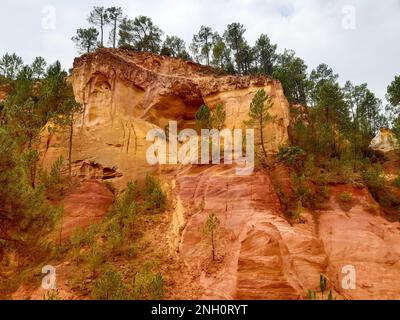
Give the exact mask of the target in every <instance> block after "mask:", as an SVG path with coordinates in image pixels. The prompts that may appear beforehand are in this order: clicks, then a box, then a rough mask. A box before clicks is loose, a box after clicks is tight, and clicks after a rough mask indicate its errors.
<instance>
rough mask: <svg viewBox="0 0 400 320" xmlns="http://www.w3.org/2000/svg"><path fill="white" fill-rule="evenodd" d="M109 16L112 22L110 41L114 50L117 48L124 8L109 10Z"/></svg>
mask: <svg viewBox="0 0 400 320" xmlns="http://www.w3.org/2000/svg"><path fill="white" fill-rule="evenodd" d="M107 16H108V18H109V20H110V22H109V23H110V24H111V26H112V29H111V32H110V40H111V43H112V46H113V48H114V49H115V48H116V45H117V34H118V23H119V22H120V21H121V17H122V8H121V7H118V8H117V7H111V8H108V9H107Z"/></svg>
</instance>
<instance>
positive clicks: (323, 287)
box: [307, 274, 336, 301]
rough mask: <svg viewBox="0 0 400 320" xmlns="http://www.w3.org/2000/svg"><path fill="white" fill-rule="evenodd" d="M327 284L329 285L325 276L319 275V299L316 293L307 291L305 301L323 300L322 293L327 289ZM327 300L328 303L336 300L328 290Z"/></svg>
mask: <svg viewBox="0 0 400 320" xmlns="http://www.w3.org/2000/svg"><path fill="white" fill-rule="evenodd" d="M328 284H329V280H328V278H327V277H326V276H325V275H323V274H321V275H320V278H319V287H320V293H321V297H319V295H318V294H317V292H315V291H313V290H308V291H307V299H308V300H324V293H325V292H326V290H327V289H328ZM327 300H328V301H331V300H336V298H334V297H333V292H332V290H329V292H328V296H327Z"/></svg>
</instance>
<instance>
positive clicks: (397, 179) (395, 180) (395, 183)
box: [393, 175, 400, 188]
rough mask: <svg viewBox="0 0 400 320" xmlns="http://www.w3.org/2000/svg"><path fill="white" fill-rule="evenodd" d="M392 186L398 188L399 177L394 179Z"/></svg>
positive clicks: (399, 184) (399, 186) (399, 185)
mask: <svg viewBox="0 0 400 320" xmlns="http://www.w3.org/2000/svg"><path fill="white" fill-rule="evenodd" d="M393 184H394V186H395V187H397V188H400V175H398V176H397V177H396V178H395V179H394V181H393Z"/></svg>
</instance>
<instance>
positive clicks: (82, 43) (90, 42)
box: [72, 28, 99, 53]
mask: <svg viewBox="0 0 400 320" xmlns="http://www.w3.org/2000/svg"><path fill="white" fill-rule="evenodd" d="M98 36H99V32H98V31H97V30H96V29H95V28H89V29H78V30H77V31H76V36H75V37H73V38H72V41H74V42H75V44H76V46H77V48H78V49H79V51H80V52H81V53H89V52H92V51H94V50H95V49H96V47H97V38H98Z"/></svg>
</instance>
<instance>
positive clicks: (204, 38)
mask: <svg viewBox="0 0 400 320" xmlns="http://www.w3.org/2000/svg"><path fill="white" fill-rule="evenodd" d="M212 42H213V32H212V29H211V28H210V27H206V26H201V28H200V31H199V32H198V33H197V34H195V35H194V36H193V42H192V45H191V48H192V51H193V53H194V54H195V56H196V58H199V59H198V61H199V60H200V59H201V60H203V59H204V60H205V62H206V64H207V65H208V66H209V65H210V53H211V49H212Z"/></svg>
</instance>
